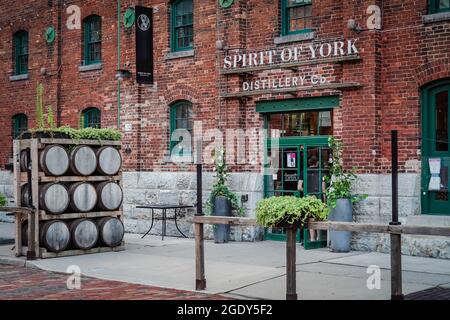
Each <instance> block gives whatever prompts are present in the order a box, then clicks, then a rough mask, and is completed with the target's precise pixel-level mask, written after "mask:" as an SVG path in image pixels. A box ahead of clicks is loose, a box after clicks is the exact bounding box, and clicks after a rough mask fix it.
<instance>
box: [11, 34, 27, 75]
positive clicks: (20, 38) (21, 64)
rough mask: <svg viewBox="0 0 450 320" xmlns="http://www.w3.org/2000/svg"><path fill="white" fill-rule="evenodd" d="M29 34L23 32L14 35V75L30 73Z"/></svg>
mask: <svg viewBox="0 0 450 320" xmlns="http://www.w3.org/2000/svg"><path fill="white" fill-rule="evenodd" d="M28 45H29V41H28V32H27V31H24V30H21V31H18V32H16V33H15V34H14V74H15V75H21V74H27V73H28V52H29V48H28Z"/></svg>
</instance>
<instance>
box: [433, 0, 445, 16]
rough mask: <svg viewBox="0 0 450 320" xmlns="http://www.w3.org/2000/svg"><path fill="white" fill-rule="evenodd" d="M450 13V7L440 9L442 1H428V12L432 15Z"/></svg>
mask: <svg viewBox="0 0 450 320" xmlns="http://www.w3.org/2000/svg"><path fill="white" fill-rule="evenodd" d="M449 11H450V7H448V8H441V7H440V0H429V1H428V12H429V13H430V14H433V13H440V12H449Z"/></svg>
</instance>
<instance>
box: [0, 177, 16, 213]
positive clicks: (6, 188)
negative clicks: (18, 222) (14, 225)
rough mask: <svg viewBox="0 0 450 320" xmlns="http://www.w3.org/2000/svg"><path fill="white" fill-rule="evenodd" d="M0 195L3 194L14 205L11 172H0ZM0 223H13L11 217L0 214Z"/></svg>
mask: <svg viewBox="0 0 450 320" xmlns="http://www.w3.org/2000/svg"><path fill="white" fill-rule="evenodd" d="M0 193H2V194H4V195H5V196H6V198H7V199H8V201H9V203H10V204H13V203H14V191H13V174H12V172H11V171H6V170H0ZM0 222H14V219H13V217H11V216H7V215H6V213H2V212H0Z"/></svg>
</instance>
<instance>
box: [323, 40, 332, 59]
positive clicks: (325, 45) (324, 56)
mask: <svg viewBox="0 0 450 320" xmlns="http://www.w3.org/2000/svg"><path fill="white" fill-rule="evenodd" d="M325 47H326V48H327V54H325V53H324V51H325V50H324V48H325ZM331 50H332V49H331V44H329V43H324V44H322V45H321V46H320V56H321V57H322V58H327V57H329V56H330V55H331Z"/></svg>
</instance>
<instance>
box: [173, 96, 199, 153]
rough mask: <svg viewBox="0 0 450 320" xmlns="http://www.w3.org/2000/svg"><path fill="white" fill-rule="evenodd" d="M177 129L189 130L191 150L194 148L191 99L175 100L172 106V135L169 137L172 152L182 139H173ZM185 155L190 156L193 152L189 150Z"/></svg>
mask: <svg viewBox="0 0 450 320" xmlns="http://www.w3.org/2000/svg"><path fill="white" fill-rule="evenodd" d="M176 130H187V131H188V132H189V134H190V135H191V148H190V150H189V151H191V150H192V137H193V135H192V133H193V112H192V103H190V102H189V101H184V100H183V101H178V102H175V103H174V104H173V105H172V106H171V107H170V137H169V141H170V143H169V148H170V153H171V154H172V151H173V149H174V147H175V146H176V145H177V144H178V143H179V142H180V141H181V140H182V139H179V140H174V141H172V134H173V133H174V132H175V131H176ZM183 151H185V150H183ZM184 155H187V156H190V155H191V152H187V154H186V153H185V154H184Z"/></svg>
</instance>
